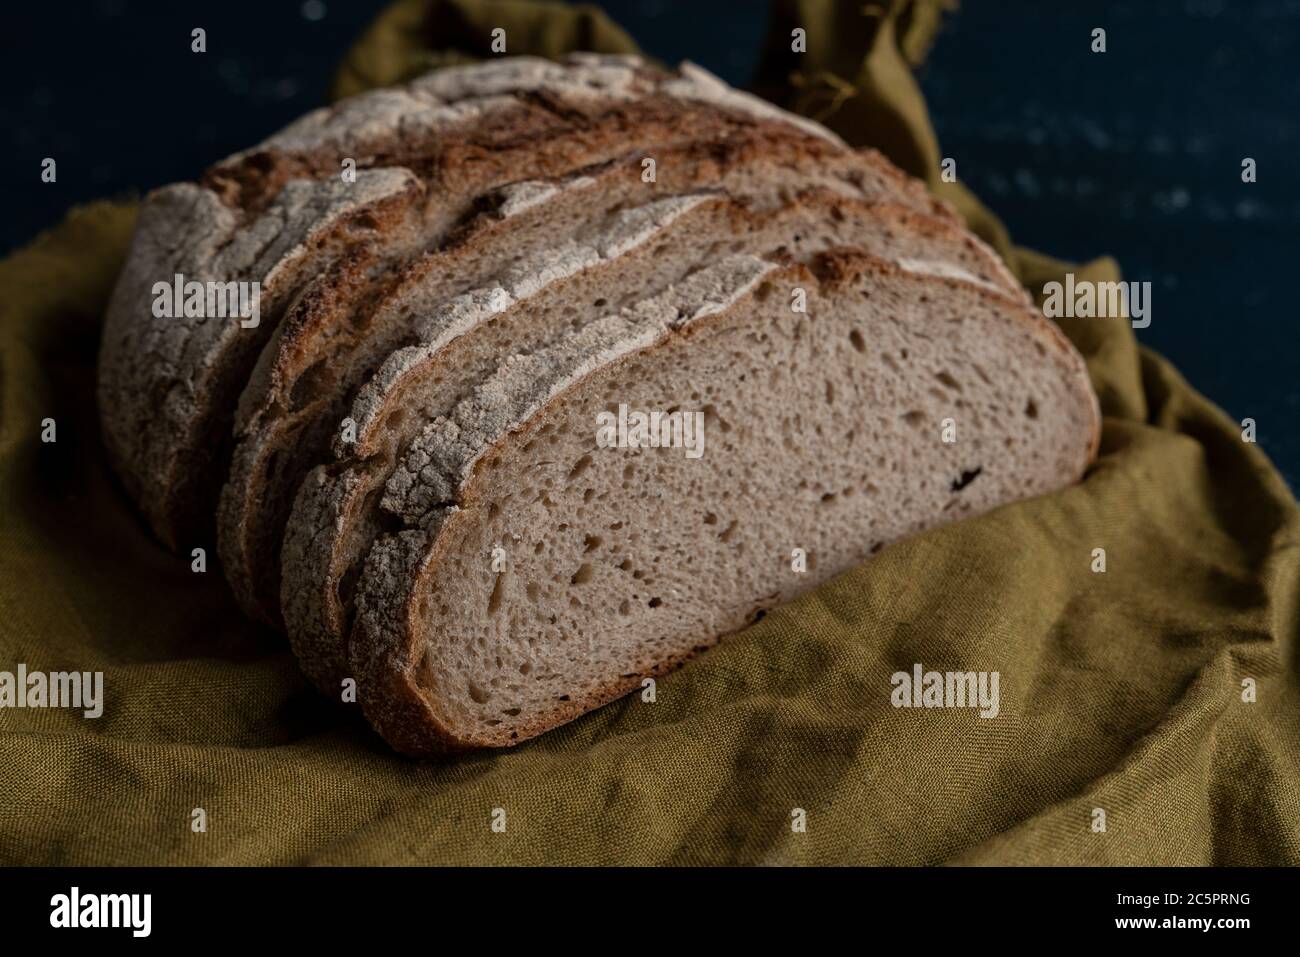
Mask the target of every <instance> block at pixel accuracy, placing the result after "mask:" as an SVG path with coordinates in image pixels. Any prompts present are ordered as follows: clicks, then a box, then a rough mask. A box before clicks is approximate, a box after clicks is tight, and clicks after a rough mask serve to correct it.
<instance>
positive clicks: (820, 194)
mask: <svg viewBox="0 0 1300 957" xmlns="http://www.w3.org/2000/svg"><path fill="white" fill-rule="evenodd" d="M614 235H618V233H617V232H616V233H615V234H614ZM641 235H642V237H643V240H644V241H642V242H640V243H639V244H628V243H627V242H625V241H624V242H622V243H615V245H622V246H627V247H628V248H626V249H624V250H622V252H621V255H619V256H617V257H615V258H614V259H613V260H611V261H608V262H607V261H606V259H605V258H603V257H601V256H600V255H599V254H597V253H595V252H594V251H593V253H592V254H591V255H590V256H589V257H588V259H589V263H588V265H586V266H585V267H584V268H583V269H582V270H576V271H574V272H573V273H572V274H571V275H568V276H565V275H564V274H562V273H557V272H556V271H555V270H554V269H553V268H552V267H550V266H548V265H546V262H547V261H548V259H549V255H550V254H547V255H543V256H542V257H541V259H540V260H538V261H533V262H529V263H526V264H524V265H521V266H520V267H518V269H517V270H516V273H517V279H516V280H514V282H513V283H512V282H511V281H510V280H509V279H508V278H503V279H502V280H499V281H500V282H503V283H505V285H506V287H507V288H506V289H503V288H502V287H501V286H490V287H487V288H485V289H483V290H480V291H478V292H476V293H473V294H469V295H467V296H464V297H462V298H461V299H459V300H456V301H453V302H451V303H448V304H447V305H445V306H444V307H442V310H441V311H440V312H435V313H433V314H432V315H431V317H430V319H431V321H430V323H429V325H430V326H431V327H436V326H441V328H443V329H444V330H445V332H444V333H443V334H442V335H440V336H437V337H433V338H430V339H428V341H427V342H426V344H425V345H423V346H420V347H409V348H406V349H401V350H398V351H397V352H395V353H393V354H392V355H391V356H390V357H389V358H388V360H387V361H386V362H385V363H384V365H383V366H382V367H381V368H380V370H379V372H378V373H377V374H375V375H374V376H373V377H372V378H371V380H370V381H369V382H367V383H366V385H365V386H364V388H362V390H361V392H360V393H359V395H358V397H357V399H356V401H355V402H354V404H353V408H352V411H351V414H350V417H349V418H350V421H351V422H352V423H354V426H355V439H354V440H353V441H351V442H349V443H341V442H339V441H338V440H337V439H336V443H335V444H336V454H337V456H338V459H339V461H338V462H337V463H336V464H335V465H333V466H330V467H329V468H322V469H319V470H317V472H316V473H315V474H314V475H313V476H312V478H311V480H310V481H308V482H306V483H304V485H303V486H302V488H301V491H300V492H299V501H298V502H297V503H296V504H295V506H294V510H293V511H294V514H293V517H292V518H291V520H290V521H289V523H288V531H287V534H286V537H285V550H284V578H285V580H284V587H283V601H284V607H285V619H286V623H287V625H288V630H289V634H290V639H291V641H293V643H294V647H295V649H296V650H299V657H300V659H301V660H302V661H303V662H304V669H305V670H306V671H307V672H308V674H309V675H310V676H311V677H312V678H313V680H314V681H316V683H317V684H318V685H320V686H321V687H324V688H330V687H336V686H337V683H338V681H339V680H340V679H341V677H342V676H343V675H344V674H345V673H346V670H347V661H346V654H345V640H346V634H347V628H348V623H349V621H350V617H351V608H350V605H351V593H352V586H353V583H354V582H355V580H356V578H357V576H358V574H359V566H360V563H361V560H362V559H363V558H364V556H365V552H366V550H367V549H368V547H369V544H370V542H371V541H372V540H373V538H374V537H375V536H376V535H378V534H379V533H380V531H382V530H384V529H389V528H392V527H393V525H394V519H395V518H400V519H401V521H402V522H404V523H405V524H408V525H418V524H420V523H421V522H422V521H423V520H424V516H425V514H426V513H427V511H428V509H429V507H430V505H431V504H432V502H431V500H430V499H429V496H430V495H431V494H432V492H431V490H430V487H429V483H427V482H421V481H418V480H417V476H418V475H419V473H420V471H421V470H422V469H424V468H426V467H427V453H426V450H425V447H424V437H422V436H420V435H419V430H420V429H421V427H422V425H423V423H425V422H427V421H430V420H435V421H436V419H437V417H438V416H439V415H440V414H441V413H442V412H443V411H445V410H448V409H450V408H452V407H453V406H454V404H455V402H456V401H458V400H459V398H461V397H462V396H463V395H464V394H465V393H466V392H467V391H468V390H469V389H470V388H471V387H472V386H473V385H474V384H476V383H477V382H479V381H480V380H481V379H483V378H484V377H485V376H487V375H488V374H489V373H490V372H491V370H492V369H493V368H494V367H495V364H496V361H497V359H498V358H499V357H500V356H501V355H503V354H509V353H510V352H511V351H521V350H529V349H532V348H536V347H540V346H541V345H543V344H545V342H547V341H549V340H550V339H551V338H553V337H555V336H557V335H560V334H561V333H562V332H563V331H564V330H565V329H566V328H571V327H577V326H579V325H580V324H585V323H586V322H589V321H591V320H592V319H595V318H598V317H599V316H601V315H602V314H603V313H604V312H606V311H608V310H610V309H613V308H616V307H617V306H618V305H619V304H620V303H621V302H623V301H627V300H629V298H633V299H634V298H635V297H637V296H647V295H650V294H652V293H653V292H654V291H655V290H656V288H657V287H662V286H666V285H668V284H670V283H672V282H675V281H677V280H678V279H679V278H681V277H683V276H685V275H687V274H688V273H689V272H690V271H691V270H692V269H695V268H697V267H698V266H699V265H700V264H703V263H708V262H711V261H714V260H716V259H717V257H718V256H719V255H722V254H725V252H726V251H727V250H731V251H733V252H734V251H739V250H741V249H744V250H748V251H750V252H766V251H768V250H775V251H776V252H777V253H778V254H779V255H781V256H795V257H803V256H806V255H808V254H809V253H811V252H813V251H816V250H818V249H827V248H831V247H834V246H862V247H864V248H867V249H869V250H872V251H875V252H878V253H880V254H882V255H887V256H895V257H898V258H900V259H906V258H907V257H908V256H911V257H913V258H911V259H910V260H908V261H909V262H910V263H911V265H912V268H914V269H920V270H924V269H926V268H928V265H929V264H931V263H933V264H937V265H941V266H943V267H944V268H946V269H948V270H949V271H955V272H963V273H964V274H965V275H967V276H969V277H970V278H971V279H972V281H982V282H987V283H988V284H990V285H991V286H995V287H1000V288H1002V289H1004V290H1005V291H1006V292H1008V293H1009V294H1016V295H1019V291H1018V287H1015V286H1014V280H1012V279H1011V278H1010V277H1009V276H1004V274H1003V271H1002V267H1001V265H1000V261H999V260H997V258H996V257H995V256H994V255H993V254H992V253H991V252H990V251H988V250H987V249H986V247H983V246H982V244H979V243H978V242H975V243H973V244H972V243H970V242H969V241H968V237H967V236H966V234H964V233H962V232H960V231H958V230H956V229H954V228H953V227H951V226H949V225H948V224H946V223H944V222H941V221H936V220H933V219H929V218H927V217H924V216H921V215H920V214H918V213H916V212H914V211H913V210H910V209H907V208H905V207H901V206H898V205H896V204H893V203H890V202H878V203H866V202H864V201H862V200H859V199H852V198H849V197H845V196H840V195H837V194H834V193H828V192H826V191H822V190H811V191H809V192H807V193H805V194H803V195H801V196H797V197H795V198H794V199H792V200H791V201H789V202H788V203H785V204H784V205H779V206H776V207H774V208H773V207H770V206H768V205H764V204H759V208H752V207H747V206H744V205H740V204H737V203H735V202H731V201H728V200H726V199H724V198H721V197H719V198H716V199H714V200H712V201H711V202H708V203H700V202H698V201H696V202H693V203H692V205H691V208H689V209H688V210H686V211H685V212H684V213H683V214H682V215H681V216H680V218H676V219H673V220H671V221H669V222H666V223H665V224H664V228H662V229H660V230H658V231H655V232H648V233H643V234H641ZM612 241H613V240H612V239H611V240H606V242H612ZM918 257H925V258H924V259H922V258H918ZM972 274H973V275H972ZM537 276H551V277H553V278H554V279H555V283H554V284H553V285H552V286H550V287H549V288H545V289H543V288H542V287H541V285H540V284H538V283H537V282H536V281H535V278H534V277H537ZM999 284H1000V286H999ZM611 290H612V291H613V292H611ZM530 291H532V294H531V295H528V293H529V292H530ZM787 295H788V293H787ZM514 313H518V314H519V317H518V319H517V320H516V319H514V318H513V317H512V316H513V314H514ZM440 315H441V318H439V316H440ZM471 333H472V334H471ZM399 453H400V456H401V457H400V459H399V457H398V456H399ZM386 513H387V514H386ZM307 649H310V650H307Z"/></svg>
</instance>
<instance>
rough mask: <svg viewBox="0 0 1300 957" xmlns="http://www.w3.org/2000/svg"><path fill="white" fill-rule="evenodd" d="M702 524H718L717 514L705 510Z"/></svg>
mask: <svg viewBox="0 0 1300 957" xmlns="http://www.w3.org/2000/svg"><path fill="white" fill-rule="evenodd" d="M704 524H705V525H717V524H718V516H716V515H714V514H713V513H712V512H705V513H704Z"/></svg>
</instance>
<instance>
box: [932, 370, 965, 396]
mask: <svg viewBox="0 0 1300 957" xmlns="http://www.w3.org/2000/svg"><path fill="white" fill-rule="evenodd" d="M934 377H935V378H936V379H938V380H939V381H940V382H942V383H943V384H944V385H946V386H947V387H948V388H950V389H952V390H953V391H954V392H960V391H961V383H960V382H958V381H957V380H956V379H954V378H953V377H952V376H951V375H950V374H948V373H947V372H936V373H935V374H934Z"/></svg>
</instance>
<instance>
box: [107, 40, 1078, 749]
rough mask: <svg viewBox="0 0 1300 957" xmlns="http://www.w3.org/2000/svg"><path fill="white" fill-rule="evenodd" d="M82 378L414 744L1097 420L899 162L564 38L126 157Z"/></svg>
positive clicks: (610, 665) (669, 661)
mask: <svg viewBox="0 0 1300 957" xmlns="http://www.w3.org/2000/svg"><path fill="white" fill-rule="evenodd" d="M175 274H183V276H184V278H185V279H186V280H197V281H199V282H220V283H230V282H256V283H258V284H259V288H260V302H259V308H258V311H257V320H256V322H250V321H247V320H245V321H241V319H240V318H239V317H233V318H232V317H230V316H208V315H189V316H186V315H182V316H173V317H159V316H157V315H155V314H154V310H152V309H151V305H152V302H153V298H154V293H153V290H154V288H155V286H156V284H157V283H158V282H160V281H162V282H170V281H171V280H172V278H173V275H175ZM99 396H100V409H101V418H102V422H103V430H104V435H105V441H106V445H107V447H108V450H109V454H110V458H111V460H112V462H113V464H114V466H115V468H116V469H117V471H118V473H119V475H120V476H121V477H122V481H123V484H124V486H125V487H126V489H127V491H128V493H129V494H130V495H131V497H132V498H133V499H134V500H135V502H136V503H137V505H138V506H139V508H140V510H141V511H142V513H143V514H144V516H145V518H146V520H147V521H148V522H149V524H150V525H151V527H152V528H153V530H154V532H155V533H156V534H157V535H158V537H159V538H160V539H161V540H163V541H164V542H165V543H166V544H168V545H170V546H172V547H173V548H177V549H182V550H184V551H186V552H188V550H189V548H190V547H193V546H194V545H196V544H205V543H206V542H207V541H208V540H209V536H211V535H213V534H215V536H216V539H217V542H218V546H219V552H220V557H221V562H222V566H223V568H224V569H225V572H226V575H227V578H228V580H229V581H230V583H231V586H232V589H233V591H234V594H235V597H236V600H237V601H238V602H239V604H240V605H241V606H242V607H243V608H244V609H245V611H246V612H247V613H248V614H249V615H250V616H252V617H255V618H258V619H260V620H262V621H264V622H267V623H270V624H272V625H275V626H278V627H282V628H284V629H285V630H286V631H287V633H288V636H289V639H290V642H291V644H292V646H293V648H294V651H295V652H296V653H297V655H298V657H299V660H300V662H301V664H302V666H303V669H304V671H305V672H306V673H307V674H308V676H309V677H310V678H311V679H312V680H313V681H314V682H315V683H316V684H317V685H318V686H319V687H320V688H321V689H322V691H324V692H325V693H326V694H329V695H331V696H335V697H337V696H339V694H340V689H341V688H343V687H345V686H346V685H347V684H348V683H349V681H350V679H355V681H356V683H357V684H356V687H357V698H358V700H359V702H360V703H361V706H362V708H363V710H364V712H365V714H366V715H367V717H368V718H369V720H370V721H371V723H372V724H373V725H374V726H375V727H376V728H377V729H378V730H379V732H380V733H381V734H382V735H383V736H384V737H385V738H386V739H387V740H388V741H389V742H390V743H391V744H393V745H394V746H395V747H397V748H399V749H401V750H403V751H406V752H409V753H412V754H430V753H441V752H447V751H455V750H462V749H466V748H474V747H483V746H503V745H512V744H516V743H518V742H519V741H522V740H525V739H526V738H529V737H531V736H533V735H536V734H538V733H540V732H542V731H545V730H547V729H548V728H552V727H555V726H556V725H557V724H560V723H563V722H564V721H567V720H570V719H571V718H573V717H575V716H577V715H579V714H581V713H583V712H584V711H586V710H590V709H591V708H594V707H597V706H599V705H600V704H602V703H604V702H606V701H609V700H611V699H612V698H614V697H617V696H619V695H621V694H623V693H625V692H626V691H628V690H629V689H631V688H633V687H635V686H637V685H638V684H639V683H640V682H641V681H642V680H643V679H644V678H646V677H649V676H653V675H658V674H661V673H663V672H664V671H665V670H667V669H669V668H671V667H673V666H675V665H677V664H679V663H680V662H682V661H684V660H685V659H686V658H688V657H690V656H691V655H692V654H694V653H696V652H698V651H700V650H702V649H704V648H707V647H708V646H709V645H710V644H712V643H713V642H715V641H716V640H717V639H718V638H719V637H720V636H721V635H724V634H726V633H728V632H731V631H734V630H736V629H738V628H740V627H742V626H743V625H744V624H745V623H746V622H748V621H750V620H752V618H753V616H754V615H755V614H757V613H758V612H760V611H762V610H763V609H765V608H768V607H771V606H772V605H774V604H776V603H778V602H781V601H784V600H786V599H788V598H789V597H791V596H793V595H795V594H798V593H799V592H800V591H803V590H805V589H807V588H810V587H812V586H814V585H815V584H817V583H818V582H821V581H824V580H826V579H827V578H829V577H831V576H833V575H835V574H837V573H838V572H840V571H843V570H845V569H846V568H848V567H850V566H851V565H852V564H854V563H856V562H859V561H862V560H864V559H865V558H867V557H869V556H870V555H872V554H874V553H875V552H876V551H878V550H879V549H880V548H881V547H883V546H884V545H885V544H887V543H889V542H890V541H893V540H896V539H898V538H899V537H902V536H905V535H908V534H912V533H914V532H917V531H920V530H922V529H925V528H929V527H931V526H934V525H937V524H940V523H942V522H945V521H951V520H954V519H957V518H961V517H963V516H966V515H971V514H978V513H981V512H985V511H988V510H989V509H991V508H994V507H996V506H997V505H1000V504H1003V503H1006V502H1009V501H1013V500H1015V499H1018V498H1021V497H1024V496H1027V495H1034V494H1040V493H1043V492H1048V491H1051V490H1053V489H1055V488H1059V487H1061V486H1063V485H1065V484H1068V483H1070V482H1073V481H1075V480H1077V479H1078V478H1079V477H1080V476H1081V475H1082V473H1083V470H1084V469H1085V468H1086V466H1087V464H1088V462H1089V461H1090V460H1091V458H1092V456H1093V455H1094V454H1095V449H1096V443H1097V437H1098V433H1099V426H1098V412H1097V406H1096V400H1095V397H1094V396H1093V394H1092V392H1091V388H1090V386H1089V384H1088V379H1087V374H1086V370H1085V369H1084V366H1083V363H1082V360H1081V359H1080V358H1079V356H1078V355H1077V354H1076V353H1075V352H1074V351H1073V350H1072V348H1071V347H1070V345H1069V344H1068V342H1067V341H1066V340H1065V339H1064V338H1063V337H1062V336H1061V335H1060V334H1059V333H1058V332H1057V331H1056V329H1055V327H1053V326H1052V325H1051V324H1050V323H1048V322H1047V321H1046V320H1045V319H1043V317H1042V316H1041V315H1040V314H1037V313H1036V312H1035V311H1034V310H1033V309H1032V307H1031V306H1030V304H1029V301H1028V299H1027V297H1026V296H1025V295H1024V293H1023V291H1022V290H1021V289H1020V288H1019V286H1018V285H1017V283H1016V281H1015V279H1014V277H1013V276H1012V275H1011V274H1010V273H1009V272H1008V271H1007V270H1006V268H1005V267H1004V266H1003V264H1002V263H1001V261H1000V260H999V259H998V258H997V257H996V256H995V255H994V254H993V253H992V252H991V251H990V250H989V249H988V248H987V247H986V246H984V245H983V244H982V243H981V242H980V241H979V240H977V239H976V238H975V237H974V236H972V235H971V234H970V233H969V232H967V231H966V230H965V228H964V227H963V226H962V225H961V223H960V220H959V219H958V218H957V217H956V216H955V214H954V213H953V212H952V211H951V209H949V208H948V207H947V206H946V205H945V204H943V203H941V202H939V201H937V200H935V199H934V198H933V197H931V196H930V195H929V194H927V193H926V192H925V190H924V188H923V187H922V186H921V185H920V184H919V183H917V182H915V181H913V180H910V179H909V178H907V177H906V176H904V175H903V174H901V173H899V172H898V171H897V170H895V169H894V168H893V167H891V166H890V165H889V164H888V163H887V162H886V161H885V160H883V158H881V157H880V156H879V155H878V154H875V153H873V152H870V151H859V150H852V149H850V148H848V147H846V146H845V145H844V144H842V143H841V142H839V141H838V140H837V139H836V137H834V136H833V135H832V134H830V133H829V132H828V131H826V130H824V129H822V128H821V127H819V126H817V125H816V124H813V123H811V122H809V121H807V120H805V119H802V118H799V117H794V116H791V115H789V114H786V113H783V112H781V111H779V110H777V109H775V108H774V107H771V106H769V105H767V104H764V103H762V102H761V101H759V100H756V99H754V98H753V97H750V96H748V95H746V94H742V93H739V92H738V91H735V90H732V89H730V88H728V87H726V86H725V85H724V84H722V83H721V82H720V81H718V80H716V79H715V78H713V77H711V76H709V75H708V74H707V73H705V72H704V71H702V70H700V69H699V68H697V67H693V66H690V65H684V66H683V67H681V68H679V69H678V70H677V71H674V72H664V71H659V70H657V69H654V68H651V67H649V66H647V65H645V64H643V63H641V62H639V61H637V60H635V59H632V58H627V57H598V56H592V55H582V56H575V57H572V58H570V59H568V60H566V61H565V62H562V63H550V62H547V61H540V60H534V59H529V58H516V59H501V60H498V61H493V62H490V63H486V64H482V65H478V66H471V67H460V68H455V69H449V70H444V71H440V72H436V73H433V74H430V75H429V76H426V77H423V78H420V79H418V80H416V81H414V82H412V83H411V84H409V85H408V86H405V87H402V88H398V89H391V90H381V91H377V92H374V93H370V94H364V95H362V96H358V97H354V98H351V99H349V100H345V101H342V102H341V103H339V104H338V105H336V106H334V107H331V108H329V109H326V110H321V111H317V112H316V113H313V114H310V115H309V116H307V117H304V118H303V119H302V120H300V121H298V122H296V123H294V124H293V125H291V126H290V127H288V128H287V129H286V130H284V131H283V132H281V133H279V134H277V135H276V136H273V137H271V138H270V139H269V140H267V141H266V142H265V143H263V144H261V145H260V146H259V147H256V148H254V149H253V150H250V151H247V152H245V153H242V154H239V155H237V156H234V157H231V158H229V159H227V160H225V161H223V162H222V163H219V164H217V165H216V166H215V167H213V168H212V169H211V170H209V171H208V173H206V174H205V175H204V176H203V177H202V178H201V179H200V180H199V182H198V183H197V184H180V185H176V186H170V187H166V188H164V189H161V190H159V191H157V192H155V193H153V194H151V195H150V196H149V197H148V198H147V199H146V202H145V204H144V207H143V209H142V211H141V217H140V221H139V225H138V227H137V231H136V236H135V239H134V241H133V244H132V249H131V252H130V255H129V257H128V261H127V264H126V266H125V268H124V270H123V274H122V277H121V279H120V280H119V283H118V286H117V289H116V290H115V292H114V296H113V299H112V302H111V305H110V310H109V314H108V317H107V320H106V326H105V334H104V341H103V346H102V351H101V359H100V383H99ZM629 421H631V422H632V423H634V427H633V428H632V430H631V432H629V429H628V423H629ZM645 421H652V422H653V423H654V432H653V442H650V441H649V440H650V438H651V436H650V435H647V434H646V433H645V432H644V430H641V431H639V432H638V429H637V427H636V426H635V423H637V422H641V423H644V422H645ZM661 427H662V432H660V431H659V429H660V428H661ZM661 440H662V441H661ZM792 554H798V555H802V556H803V557H804V561H803V564H802V565H800V564H799V563H798V562H792V560H791V556H792Z"/></svg>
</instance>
